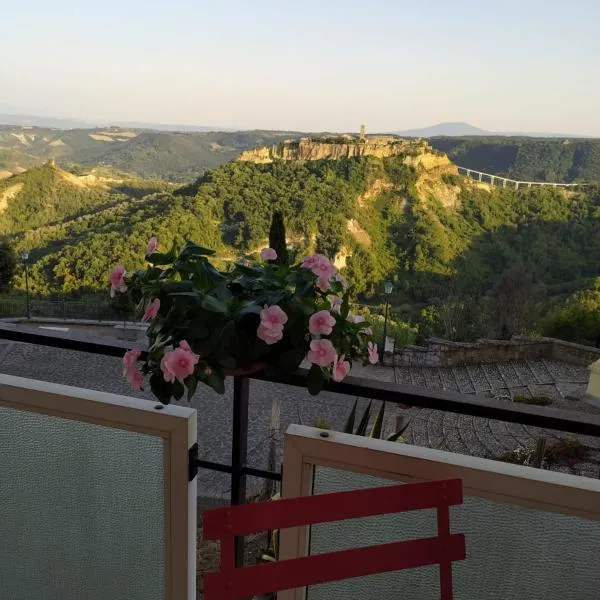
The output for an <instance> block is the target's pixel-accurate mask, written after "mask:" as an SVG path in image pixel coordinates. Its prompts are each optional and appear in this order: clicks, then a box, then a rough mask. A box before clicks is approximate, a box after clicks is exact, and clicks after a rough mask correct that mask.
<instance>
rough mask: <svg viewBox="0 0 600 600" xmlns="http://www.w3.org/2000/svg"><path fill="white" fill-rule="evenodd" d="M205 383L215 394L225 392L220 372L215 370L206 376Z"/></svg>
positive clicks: (223, 379) (223, 380) (223, 378)
mask: <svg viewBox="0 0 600 600" xmlns="http://www.w3.org/2000/svg"><path fill="white" fill-rule="evenodd" d="M206 383H207V385H210V387H211V388H212V389H213V390H215V392H217V394H224V393H225V377H223V375H222V374H219V373H217V371H216V370H214V371H213V372H212V373H211V374H210V375H208V376H207V378H206Z"/></svg>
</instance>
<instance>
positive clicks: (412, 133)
mask: <svg viewBox="0 0 600 600" xmlns="http://www.w3.org/2000/svg"><path fill="white" fill-rule="evenodd" d="M394 133H396V134H397V135H400V136H403V137H439V136H447V137H459V136H463V135H490V132H489V131H485V130H484V129H479V127H473V125H469V124H468V123H438V124H437V125H432V126H431V127H422V128H420V129H407V130H405V131H394Z"/></svg>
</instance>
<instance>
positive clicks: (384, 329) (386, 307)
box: [379, 295, 390, 364]
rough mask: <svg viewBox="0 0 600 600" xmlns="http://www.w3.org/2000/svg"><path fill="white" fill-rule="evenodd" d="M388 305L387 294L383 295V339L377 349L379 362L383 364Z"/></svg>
mask: <svg viewBox="0 0 600 600" xmlns="http://www.w3.org/2000/svg"><path fill="white" fill-rule="evenodd" d="M389 306H390V301H389V296H387V295H386V297H385V318H384V320H383V339H382V340H381V348H380V349H379V362H380V363H381V364H383V356H384V353H385V340H386V338H387V320H388V308H389Z"/></svg>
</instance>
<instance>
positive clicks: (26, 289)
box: [25, 262, 31, 319]
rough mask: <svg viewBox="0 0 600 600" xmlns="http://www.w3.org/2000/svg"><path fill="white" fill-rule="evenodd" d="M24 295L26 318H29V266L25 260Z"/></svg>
mask: <svg viewBox="0 0 600 600" xmlns="http://www.w3.org/2000/svg"><path fill="white" fill-rule="evenodd" d="M25 296H26V302H27V318H28V319H31V311H30V309H29V266H28V265H27V262H25Z"/></svg>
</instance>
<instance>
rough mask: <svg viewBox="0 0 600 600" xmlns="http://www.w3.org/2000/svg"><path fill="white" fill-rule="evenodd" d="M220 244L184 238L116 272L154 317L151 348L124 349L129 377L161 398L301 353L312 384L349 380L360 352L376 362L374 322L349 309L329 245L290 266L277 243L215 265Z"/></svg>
mask: <svg viewBox="0 0 600 600" xmlns="http://www.w3.org/2000/svg"><path fill="white" fill-rule="evenodd" d="M213 254H214V253H213V251H212V250H209V249H207V248H203V247H201V246H198V245H197V244H195V243H193V242H187V243H186V244H185V245H184V246H183V248H181V250H178V249H177V248H176V247H175V245H173V247H172V248H171V249H170V250H169V251H168V252H159V251H157V241H156V238H152V239H151V240H150V242H149V244H148V248H147V250H146V260H147V262H148V264H149V266H148V268H146V269H142V270H138V271H136V272H135V273H133V274H131V275H129V274H128V273H127V272H126V270H125V267H124V266H123V265H118V266H117V267H115V268H114V269H113V271H112V272H111V274H110V283H111V294H112V295H115V294H127V295H129V297H130V298H131V299H132V301H133V302H134V303H135V305H136V306H137V312H138V314H139V315H141V319H142V321H144V322H147V323H148V324H149V326H148V329H147V336H148V350H147V353H146V354H145V355H144V357H143V358H142V352H141V351H140V350H137V349H134V350H129V351H127V352H126V354H125V356H124V358H123V366H124V375H125V376H126V377H127V379H128V380H129V382H130V383H131V385H132V387H133V388H134V389H136V390H138V389H141V388H142V386H143V385H144V384H145V382H146V381H148V383H149V385H150V388H151V390H152V392H153V393H154V395H155V396H156V398H157V399H158V400H159V401H160V402H162V403H164V404H168V403H169V402H170V401H171V399H172V398H175V399H176V400H179V399H181V398H182V397H183V396H184V395H187V398H188V399H190V398H191V397H192V395H193V394H194V392H195V391H196V388H197V385H198V382H202V383H205V384H207V385H209V386H211V387H212V388H213V389H214V390H216V391H217V392H219V393H223V392H224V389H225V386H224V380H225V377H226V376H227V375H250V374H252V373H256V372H258V371H264V373H265V374H266V375H267V376H285V375H290V374H292V373H293V372H295V371H296V369H297V368H298V366H299V365H300V363H301V362H302V361H303V360H305V359H306V360H307V361H308V362H309V363H310V364H311V366H310V370H309V373H308V378H307V386H308V389H309V391H310V392H311V393H312V394H317V393H318V392H319V391H320V390H321V389H322V387H323V383H324V382H325V381H327V380H329V379H333V380H334V381H341V380H343V379H344V378H345V377H346V376H347V375H348V373H349V372H350V369H351V365H352V363H353V362H354V361H361V362H362V363H364V364H367V363H369V362H370V363H375V362H377V346H376V345H375V344H374V343H373V341H372V339H371V338H372V333H371V330H370V328H369V326H368V323H366V322H364V319H363V318H362V317H359V316H355V315H351V314H350V312H349V294H348V291H347V289H346V288H347V286H346V282H345V281H344V279H343V278H342V277H341V276H340V274H339V273H338V271H337V269H336V268H335V267H334V266H333V265H332V264H331V262H330V261H329V260H328V259H327V258H326V257H325V256H323V255H320V254H314V255H312V256H307V257H306V258H304V260H303V261H302V262H301V263H298V264H295V265H291V266H288V265H286V264H278V263H277V262H276V259H277V253H276V252H275V250H273V249H272V248H265V249H263V250H262V251H261V253H260V255H261V260H260V261H258V262H256V263H246V264H241V263H236V264H233V265H230V266H229V268H227V269H225V270H219V269H217V268H215V267H214V266H213V265H212V264H211V262H210V261H209V259H208V257H209V256H211V255H213Z"/></svg>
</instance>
